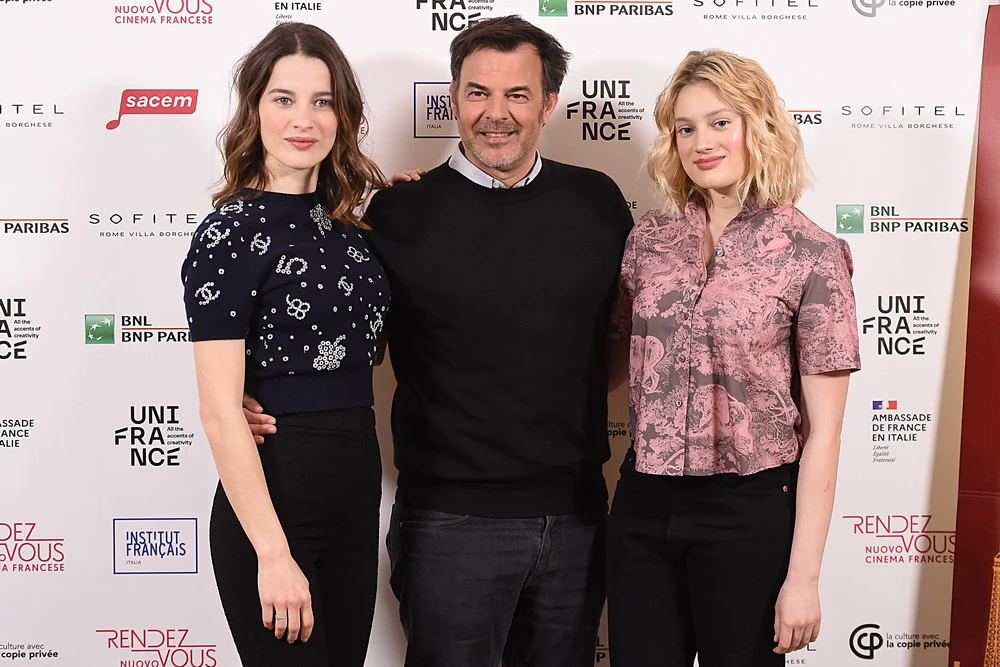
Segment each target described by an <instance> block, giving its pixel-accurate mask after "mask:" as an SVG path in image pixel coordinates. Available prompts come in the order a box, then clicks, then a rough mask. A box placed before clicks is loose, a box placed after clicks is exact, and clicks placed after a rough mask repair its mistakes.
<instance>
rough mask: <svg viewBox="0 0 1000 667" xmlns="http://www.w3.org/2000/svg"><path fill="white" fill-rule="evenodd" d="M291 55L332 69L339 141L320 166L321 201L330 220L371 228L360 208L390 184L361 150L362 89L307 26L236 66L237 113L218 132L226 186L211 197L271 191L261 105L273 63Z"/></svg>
mask: <svg viewBox="0 0 1000 667" xmlns="http://www.w3.org/2000/svg"><path fill="white" fill-rule="evenodd" d="M292 55H301V56H305V57H307V58H317V59H319V60H322V61H323V62H324V63H326V67H327V69H329V70H330V81H331V83H332V85H333V89H332V92H333V111H334V113H335V114H336V116H337V138H336V139H335V140H334V143H333V149H332V150H331V151H330V155H329V156H328V157H327V158H326V159H325V160H323V161H322V162H321V163H320V165H319V181H318V183H317V186H316V189H317V192H318V193H319V196H320V199H321V201H322V202H323V203H324V204H325V205H326V207H327V208H329V209H330V217H331V218H334V219H337V220H341V221H343V222H346V223H349V224H353V225H357V226H358V227H362V228H365V229H367V225H365V224H364V223H363V222H362V220H361V217H360V216H359V215H358V212H357V209H358V208H359V207H360V206H361V205H362V204H363V203H364V201H365V199H366V198H367V197H368V195H369V193H370V192H371V191H372V189H379V188H384V187H386V182H385V177H384V176H383V175H382V172H381V171H380V170H379V168H378V166H377V165H376V164H375V162H374V161H373V160H372V159H371V158H369V157H368V156H366V155H365V154H364V153H362V152H361V149H360V148H359V147H358V130H359V128H360V127H361V119H362V114H363V113H364V99H363V98H362V96H361V86H359V85H358V79H357V75H356V74H355V73H354V69H353V68H352V67H351V64H350V63H349V62H347V58H346V57H345V56H344V53H343V52H342V51H341V50H340V47H339V46H338V45H337V42H336V41H334V39H333V37H331V36H330V35H328V34H327V33H326V32H324V31H323V30H321V29H319V28H317V27H316V26H312V25H308V24H306V23H295V22H291V23H282V24H281V25H278V26H275V28H274V29H272V30H271V32H269V33H267V36H266V37H264V39H262V40H261V41H260V43H259V44H257V46H255V47H253V48H252V49H251V50H250V51H249V53H247V54H246V55H245V56H243V58H242V59H241V60H240V61H239V63H237V65H236V69H235V71H234V74H233V90H234V91H235V92H236V98H237V107H236V113H235V114H233V118H232V120H230V121H229V123H228V124H227V125H226V127H225V128H223V130H222V132H221V133H220V134H219V146H220V150H221V151H222V157H223V160H224V161H225V167H224V169H223V181H225V183H224V185H223V186H222V188H221V189H220V190H219V191H218V192H216V193H215V194H213V195H212V205H213V206H218V205H219V204H221V203H224V202H226V201H230V200H233V199H237V198H246V196H247V194H246V190H247V189H248V188H256V189H261V190H263V189H266V188H267V185H268V183H269V182H270V174H269V173H268V171H267V168H266V167H265V166H264V144H263V142H262V141H261V138H260V113H259V110H258V107H259V105H260V99H261V97H262V96H263V95H264V88H265V87H266V86H267V82H268V80H270V78H271V72H272V70H273V69H274V64H275V63H276V62H278V61H279V60H280V59H282V58H284V57H285V56H292Z"/></svg>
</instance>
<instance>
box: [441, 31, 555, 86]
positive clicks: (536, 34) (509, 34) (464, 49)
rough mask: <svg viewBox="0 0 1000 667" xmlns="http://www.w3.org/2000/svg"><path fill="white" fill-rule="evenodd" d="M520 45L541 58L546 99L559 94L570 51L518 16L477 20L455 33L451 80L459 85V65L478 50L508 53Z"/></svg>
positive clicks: (452, 44) (460, 69)
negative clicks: (525, 46) (528, 48)
mask: <svg viewBox="0 0 1000 667" xmlns="http://www.w3.org/2000/svg"><path fill="white" fill-rule="evenodd" d="M522 44H530V45H531V46H533V47H535V49H536V50H537V51H538V55H539V57H541V59H542V92H543V93H544V94H545V96H546V97H548V96H549V95H552V94H553V93H558V92H559V87H560V86H562V82H563V79H564V78H566V67H567V65H568V64H569V52H568V51H566V50H565V49H564V48H563V47H562V44H560V43H559V40H557V39H556V38H555V37H553V36H552V35H550V34H549V33H547V32H545V31H544V30H542V29H541V28H539V27H537V26H534V25H532V24H530V23H528V22H527V21H525V20H524V19H522V18H521V17H520V16H517V15H513V16H498V17H496V18H492V19H486V20H485V21H479V22H478V23H474V24H472V25H470V26H469V27H468V28H466V29H465V30H463V31H462V32H460V33H458V36H456V37H455V39H453V40H452V42H451V80H452V81H454V82H455V83H458V76H459V74H460V73H461V71H462V63H463V62H465V59H466V58H467V57H468V56H469V54H471V53H473V52H474V51H478V50H479V49H494V50H496V51H500V52H502V53H510V52H511V51H514V50H516V49H517V48H518V47H519V46H521V45H522Z"/></svg>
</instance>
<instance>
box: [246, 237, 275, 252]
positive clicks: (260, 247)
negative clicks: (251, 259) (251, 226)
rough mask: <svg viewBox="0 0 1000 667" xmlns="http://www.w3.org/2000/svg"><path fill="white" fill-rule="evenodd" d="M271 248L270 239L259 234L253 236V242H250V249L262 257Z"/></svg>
mask: <svg viewBox="0 0 1000 667" xmlns="http://www.w3.org/2000/svg"><path fill="white" fill-rule="evenodd" d="M270 247H271V237H270V236H264V235H263V234H261V233H260V232H257V233H256V234H254V235H253V241H251V242H250V249H251V250H256V251H257V254H258V255H263V254H264V253H265V252H267V249H268V248H270Z"/></svg>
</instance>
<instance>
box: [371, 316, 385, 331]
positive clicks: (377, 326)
mask: <svg viewBox="0 0 1000 667" xmlns="http://www.w3.org/2000/svg"><path fill="white" fill-rule="evenodd" d="M370 326H371V328H372V333H373V334H377V333H378V332H379V331H381V330H382V313H375V318H374V319H373V320H372V321H371V323H370Z"/></svg>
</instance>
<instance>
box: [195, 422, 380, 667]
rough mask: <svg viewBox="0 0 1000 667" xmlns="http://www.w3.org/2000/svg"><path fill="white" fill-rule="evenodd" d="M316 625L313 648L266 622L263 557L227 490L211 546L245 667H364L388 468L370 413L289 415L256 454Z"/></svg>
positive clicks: (216, 510)
mask: <svg viewBox="0 0 1000 667" xmlns="http://www.w3.org/2000/svg"><path fill="white" fill-rule="evenodd" d="M258 452H259V453H260V459H261V464H262V465H263V468H264V476H265V478H266V479H267V485H268V491H269V492H270V494H271V501H272V502H273V503H274V508H275V510H276V511H277V513H278V519H279V520H280V521H281V526H282V528H283V529H284V532H285V536H286V537H287V539H288V544H289V546H290V548H291V552H292V557H293V558H294V559H295V562H296V563H297V564H298V566H299V567H300V568H301V569H302V572H303V574H305V576H306V578H307V579H308V580H309V591H310V594H311V595H312V608H313V613H314V615H315V619H316V625H315V629H314V630H313V634H312V637H311V638H310V639H309V641H308V642H307V643H302V642H301V641H297V642H295V643H294V644H291V645H290V644H288V643H287V642H286V641H285V640H284V639H275V637H274V633H273V632H272V631H271V630H268V629H267V628H265V627H264V625H263V623H262V622H261V614H260V597H259V594H258V590H257V555H256V552H255V551H254V549H253V546H252V545H251V544H250V540H249V539H248V538H247V536H246V533H244V532H243V528H242V526H241V525H240V523H239V520H238V519H237V518H236V515H235V513H234V512H233V508H232V506H231V505H230V504H229V500H228V499H227V498H226V494H225V492H224V491H223V490H222V485H221V484H220V485H219V488H218V490H217V491H216V494H215V504H214V505H213V506H212V520H211V526H210V529H209V537H210V542H211V548H212V566H213V567H214V569H215V580H216V583H217V584H218V587H219V596H220V597H221V598H222V607H223V609H224V610H225V612H226V620H227V621H228V622H229V628H230V630H231V632H232V634H233V640H234V641H235V643H236V649H237V651H238V652H239V654H240V659H241V661H242V663H243V667H276V666H278V665H281V666H282V667H362V665H364V662H365V654H366V653H367V651H368V639H369V636H370V635H371V627H372V617H373V616H374V613H375V586H376V581H377V578H378V549H379V506H380V504H381V497H382V462H381V458H380V456H379V450H378V441H377V439H376V435H375V414H374V412H373V411H372V410H371V408H367V407H363V408H347V409H344V410H330V411H326V412H312V413H302V414H295V415H284V416H282V417H280V418H279V420H278V433H276V434H275V435H271V436H268V437H267V438H266V439H265V442H264V444H263V445H261V446H260V447H259V448H258Z"/></svg>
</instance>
